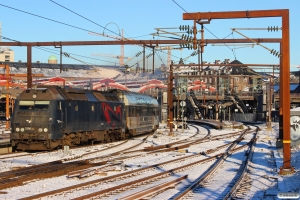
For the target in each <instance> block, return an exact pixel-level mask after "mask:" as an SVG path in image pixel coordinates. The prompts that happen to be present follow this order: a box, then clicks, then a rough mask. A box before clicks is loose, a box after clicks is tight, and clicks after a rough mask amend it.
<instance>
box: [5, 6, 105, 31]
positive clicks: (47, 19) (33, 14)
mask: <svg viewBox="0 0 300 200" xmlns="http://www.w3.org/2000/svg"><path fill="white" fill-rule="evenodd" d="M0 6H3V7H6V8H9V9H12V10H16V11H19V12H23V13H26V14H29V15H32V16H35V17H39V18H42V19H46V20H49V21H52V22H56V23H59V24H63V25H66V26H69V27H72V28H76V29H79V30H83V31H87V32H92V33H96V34H99V33H97V32H94V31H90V30H87V29H84V28H80V27H77V26H73V25H70V24H67V23H64V22H60V21H56V20H54V19H49V18H47V17H43V16H40V15H36V14H33V13H30V12H26V11H23V10H20V9H17V8H12V7H10V6H6V5H3V4H0Z"/></svg>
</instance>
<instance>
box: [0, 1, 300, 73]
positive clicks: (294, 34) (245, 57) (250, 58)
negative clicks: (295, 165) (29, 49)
mask: <svg viewBox="0 0 300 200" xmlns="http://www.w3.org/2000/svg"><path fill="white" fill-rule="evenodd" d="M53 1H54V2H56V3H58V4H60V5H62V6H64V7H66V8H68V9H70V10H71V11H73V12H76V13H77V14H79V15H81V16H83V17H85V18H87V19H88V20H90V21H93V22H94V23H93V22H90V21H88V20H86V19H84V18H82V17H80V16H78V15H76V14H74V13H72V12H70V11H68V10H66V9H64V8H62V7H61V6H59V5H57V4H55V3H53V2H52V1H50V0H26V1H21V0H9V1H1V2H0V4H1V5H0V13H1V16H0V21H1V23H2V35H3V37H7V38H11V39H14V40H18V41H23V42H36V41H39V42H45V41H89V40H112V39H110V38H106V37H101V36H94V35H90V34H88V31H93V32H98V33H103V30H104V29H103V27H105V26H106V25H107V26H106V28H107V29H109V30H105V32H104V33H105V34H108V35H115V34H114V33H119V29H123V30H124V36H125V37H127V38H133V39H136V40H139V39H140V40H149V39H153V37H152V36H151V35H150V34H151V33H154V32H155V28H169V27H179V26H180V25H190V26H192V25H193V22H192V21H189V20H188V21H187V20H183V19H182V15H183V13H185V12H209V11H211V12H213V11H240V10H271V9H289V11H290V64H291V66H290V67H291V71H295V70H298V69H297V66H299V65H300V50H299V42H300V41H299V33H300V26H299V13H300V1H298V0H288V1H284V0H263V1H262V0H251V1H241V0H226V1H224V0H209V1H208V0H207V1H203V0H202V1H201V0H189V1H186V0H175V1H173V0H152V1H150V0H127V1H122V0H109V1H104V0H101V1H100V0H84V1H78V0H77V1H76V0H63V1H62V0H60V1H59V0H53ZM175 2H176V3H175ZM3 5H5V6H9V7H12V8H15V9H19V10H22V11H25V12H28V13H31V14H34V15H39V16H41V17H45V18H48V19H51V20H55V21H59V22H61V23H65V24H68V25H70V26H76V27H78V28H73V27H70V26H67V25H63V24H60V23H57V22H53V21H50V20H46V19H42V18H39V17H36V16H33V15H29V14H26V13H23V12H20V11H16V10H13V9H10V8H7V7H4V6H3ZM97 24H98V25H97ZM115 24H117V25H115ZM268 26H278V27H281V18H258V19H228V20H212V21H211V23H210V24H208V25H205V33H204V36H205V38H206V39H216V37H217V38H225V37H227V36H228V37H227V38H243V37H242V36H240V35H238V34H237V33H233V34H232V31H231V30H230V28H267V27H268ZM81 29H85V30H81ZM198 29H200V26H198ZM110 31H112V32H114V33H112V32H110ZM169 31H170V32H179V28H178V29H171V30H169ZM240 32H242V33H243V34H245V35H247V36H248V37H253V38H281V31H278V32H268V31H266V30H265V31H258V30H256V31H249V30H246V31H245V30H243V31H242V30H241V31H240ZM169 36H171V35H169ZM198 37H200V35H199V34H198ZM155 39H166V38H163V37H160V38H159V37H155ZM2 41H8V40H4V39H2ZM263 45H264V46H266V47H268V48H270V49H275V50H277V51H278V50H279V45H278V44H263ZM11 48H12V49H13V50H14V52H15V61H18V60H21V61H23V62H26V59H27V58H26V48H25V47H11ZM232 48H234V46H228V47H226V46H212V45H208V46H206V47H205V52H204V53H203V61H208V62H213V61H214V60H222V61H223V60H224V59H230V60H234V59H237V60H239V61H241V62H242V63H255V64H258V63H264V64H269V63H270V64H278V63H279V59H278V58H277V57H275V56H273V55H271V54H270V52H269V51H267V50H265V49H264V48H262V47H260V46H257V45H256V46H254V48H251V47H247V48H239V49H235V50H232ZM47 49H49V50H50V51H53V53H52V52H46V51H42V50H40V49H36V48H34V49H33V54H32V61H33V62H36V61H41V62H47V60H48V57H49V56H50V55H56V56H57V57H58V58H59V56H58V50H59V49H57V48H54V47H47ZM141 50H142V47H140V46H131V45H127V46H125V51H124V52H125V56H127V57H131V58H133V57H135V54H136V53H138V52H139V51H141ZM63 51H64V52H68V53H70V54H73V56H74V57H76V58H77V59H80V60H82V61H84V62H87V63H92V64H100V65H103V64H104V65H114V64H115V63H117V64H118V60H117V59H115V58H109V57H96V56H92V55H91V54H92V53H101V54H112V55H120V46H76V47H74V46H73V47H63ZM55 52H56V53H57V54H54V53H55ZM192 52H193V50H188V49H184V50H183V51H179V50H173V51H172V60H174V61H178V60H179V58H180V57H182V58H186V57H188V56H189V55H190V54H191V53H192ZM149 53H151V51H149V50H146V55H147V54H149ZM74 54H76V55H80V56H85V57H79V56H76V55H74ZM157 54H158V55H159V56H156V64H157V65H156V67H159V66H160V64H162V63H165V64H166V63H167V51H164V52H158V53H157ZM158 57H160V58H161V60H160V59H159V58H158ZM141 58H142V56H139V57H138V58H135V59H132V60H131V61H130V62H129V63H128V64H129V65H132V64H134V63H135V62H137V61H139V60H141ZM151 60H152V59H151ZM197 60H198V59H197V56H195V57H191V58H189V59H188V62H195V63H197V62H198V61H197ZM125 61H126V60H125ZM63 63H64V64H68V63H78V62H77V61H75V60H72V59H69V58H65V57H64V58H63ZM150 65H151V63H150V61H149V66H150Z"/></svg>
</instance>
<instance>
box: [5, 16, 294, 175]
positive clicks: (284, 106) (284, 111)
mask: <svg viewBox="0 0 300 200" xmlns="http://www.w3.org/2000/svg"><path fill="white" fill-rule="evenodd" d="M254 17H257V18H258V17H282V39H281V38H255V39H252V41H255V42H257V43H281V52H282V56H281V58H280V65H281V69H282V70H280V77H281V78H280V88H281V91H282V92H280V96H281V99H282V101H280V115H281V116H282V117H281V119H282V124H283V126H282V127H281V126H280V129H282V130H283V129H284V130H285V132H284V134H283V143H284V165H283V168H282V170H281V171H287V173H288V171H291V169H292V168H291V165H290V164H291V163H290V130H289V118H290V113H289V105H290V104H289V100H290V94H289V92H290V89H289V10H261V11H235V12H207V13H184V14H183V19H184V20H197V22H199V20H201V19H209V20H211V19H227V18H254ZM195 22H196V21H194V23H195ZM202 25H203V23H202ZM202 35H203V34H202ZM195 41H196V40H194V42H195ZM197 42H198V41H197ZM182 43H186V41H185V40H134V41H69V42H62V41H58V42H0V46H26V47H27V88H31V87H32V72H31V69H32V68H31V65H32V47H33V46H54V47H55V46H61V47H62V46H81V45H125V44H129V45H132V44H136V45H143V46H147V47H150V48H152V49H153V55H154V47H155V46H157V45H159V44H182ZM209 43H249V40H248V39H203V38H202V39H201V46H204V44H209ZM251 43H253V42H251ZM202 48H203V47H202ZM202 52H203V51H202ZM282 66H288V67H285V68H284V67H282ZM153 72H154V56H153ZM283 77H286V78H285V79H283ZM284 96H285V98H283V97H284ZM283 115H284V118H283Z"/></svg>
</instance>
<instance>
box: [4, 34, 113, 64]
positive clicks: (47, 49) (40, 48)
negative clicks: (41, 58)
mask: <svg viewBox="0 0 300 200" xmlns="http://www.w3.org/2000/svg"><path fill="white" fill-rule="evenodd" d="M1 37H2V38H3V39H5V40H10V41H14V42H20V41H18V40H14V39H10V38H7V37H4V36H1ZM20 43H22V42H20ZM34 48H36V49H39V50H42V51H46V52H50V53H53V54H56V55H60V53H56V52H54V51H59V50H53V49H49V48H46V47H34ZM69 54H71V55H76V56H79V57H85V58H89V59H94V60H100V59H96V58H92V57H87V56H82V55H77V54H74V53H69ZM74 60H77V61H78V59H74ZM100 61H104V62H109V63H114V62H110V61H105V60H100ZM80 62H82V63H84V61H80ZM92 65H96V64H92Z"/></svg>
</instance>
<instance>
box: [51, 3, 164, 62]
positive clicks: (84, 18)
mask: <svg viewBox="0 0 300 200" xmlns="http://www.w3.org/2000/svg"><path fill="white" fill-rule="evenodd" d="M50 1H51V2H53V3H55V4H57V5H59V6H61V7H63V8H64V9H66V10H68V11H70V12H72V13H74V14H76V15H78V16H80V17H82V18H84V19H86V20H88V21H90V22H92V23H94V24H96V25H98V26H100V27H102V28H105V30H108V31H110V32H112V33H114V34H116V35H119V34H117V33H115V32H113V31H111V30H109V29H108V28H106V27H103V26H101V25H99V24H97V23H95V22H93V21H92V20H89V19H87V18H86V17H83V16H82V15H80V14H78V13H76V12H74V11H72V10H70V9H68V8H66V7H65V6H62V5H61V4H58V3H56V2H55V1H53V0H50ZM93 33H94V32H93ZM139 46H142V45H139ZM146 48H147V46H146ZM158 57H159V56H158ZM133 58H135V57H133ZM159 58H160V57H159ZM160 59H161V58H160ZM130 61H131V60H130ZM161 61H162V60H161Z"/></svg>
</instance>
